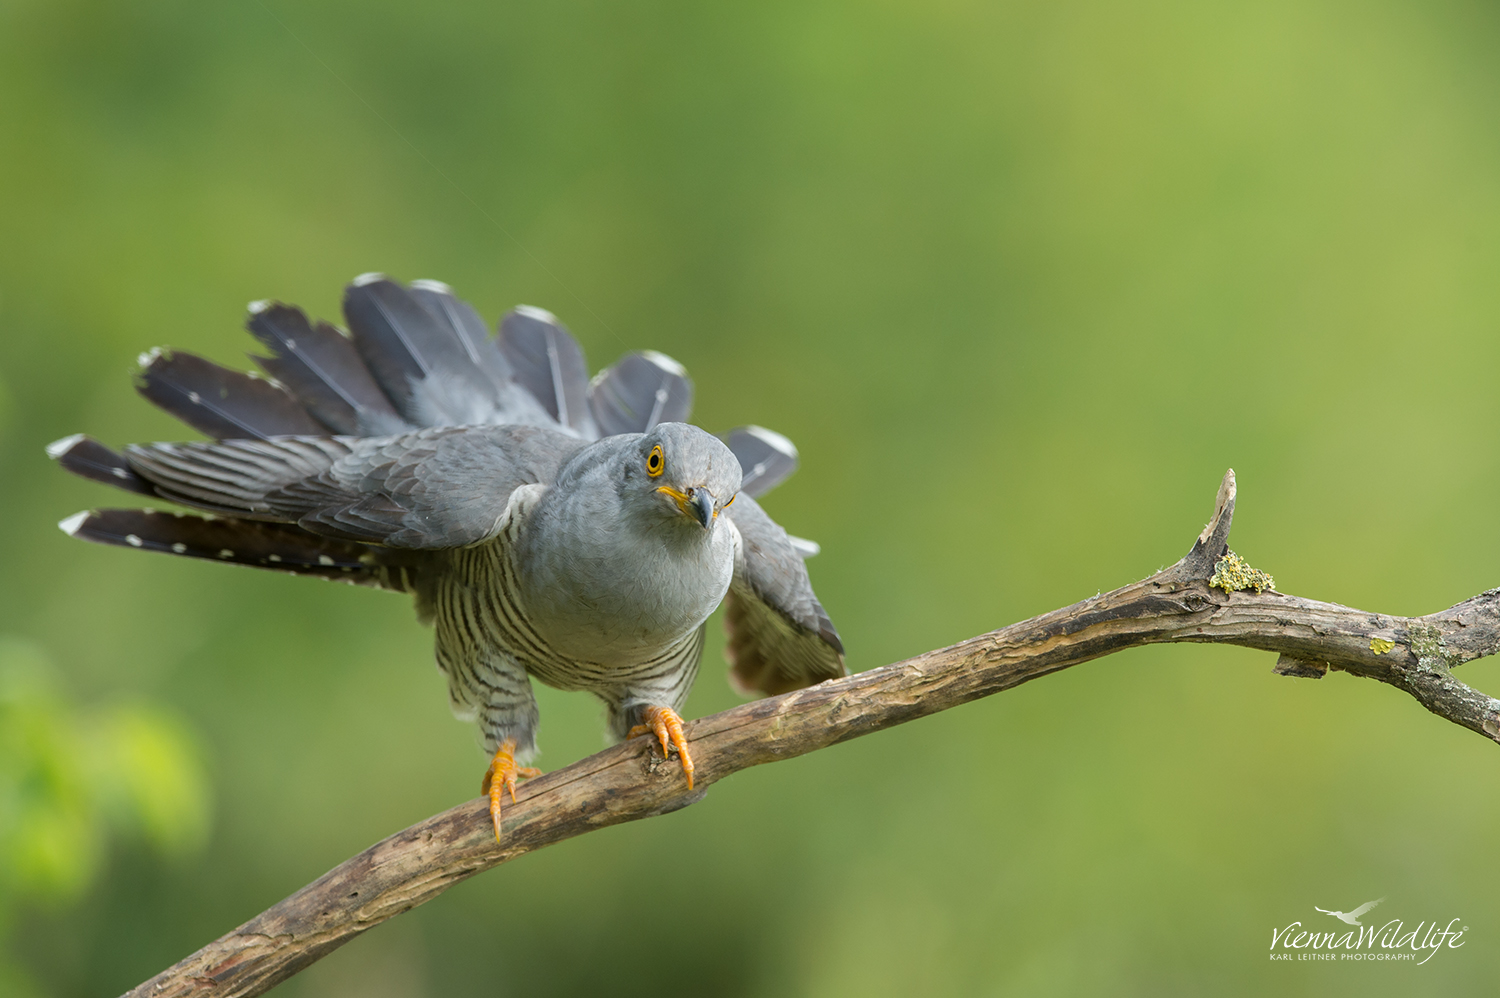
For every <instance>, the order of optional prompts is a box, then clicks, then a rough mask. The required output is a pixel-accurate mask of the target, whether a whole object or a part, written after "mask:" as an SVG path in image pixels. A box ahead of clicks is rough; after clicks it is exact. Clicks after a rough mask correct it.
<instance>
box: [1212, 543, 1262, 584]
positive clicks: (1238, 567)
mask: <svg viewBox="0 0 1500 998" xmlns="http://www.w3.org/2000/svg"><path fill="white" fill-rule="evenodd" d="M1208 586H1209V588H1210V589H1212V588H1213V587H1215V586H1218V587H1219V588H1220V589H1222V590H1224V592H1226V593H1232V592H1236V591H1238V590H1240V589H1254V590H1255V591H1256V592H1258V593H1259V592H1264V591H1266V590H1267V589H1275V588H1276V580H1275V579H1273V578H1271V577H1270V576H1269V575H1267V574H1266V573H1265V572H1262V571H1259V570H1257V569H1254V568H1251V567H1250V566H1249V565H1248V564H1246V563H1245V559H1243V558H1241V557H1240V556H1239V555H1237V554H1235V553H1234V552H1233V551H1227V552H1225V554H1224V557H1222V558H1220V559H1219V561H1218V563H1217V564H1215V565H1214V574H1213V577H1212V578H1210V579H1209V580H1208Z"/></svg>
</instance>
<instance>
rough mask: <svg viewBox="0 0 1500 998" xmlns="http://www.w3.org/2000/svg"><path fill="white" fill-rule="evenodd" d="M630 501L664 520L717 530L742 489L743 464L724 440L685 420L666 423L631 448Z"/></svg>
mask: <svg viewBox="0 0 1500 998" xmlns="http://www.w3.org/2000/svg"><path fill="white" fill-rule="evenodd" d="M624 457H625V482H624V485H625V493H626V496H627V498H628V500H629V501H630V503H631V505H633V506H635V507H637V508H639V509H641V510H642V511H644V512H647V514H648V515H654V516H658V517H660V518H661V519H663V520H666V521H669V522H670V521H677V522H680V523H683V524H692V525H694V526H696V527H697V528H699V529H702V530H705V531H707V532H709V533H712V532H713V529H714V525H715V524H716V523H717V522H718V518H719V514H720V513H721V512H723V510H724V507H726V506H728V505H729V504H730V503H732V502H734V497H735V496H736V495H737V494H738V493H739V491H740V463H739V461H737V460H735V457H734V453H733V452H732V451H731V450H730V449H729V448H728V447H726V446H725V445H724V442H723V441H722V440H720V439H719V438H718V437H716V436H713V435H712V434H710V433H706V432H704V431H703V430H700V429H699V428H698V427H696V426H690V425H689V424H687V423H662V424H660V425H658V426H657V427H656V428H655V429H653V430H652V431H651V432H650V433H645V434H642V435H641V437H640V438H639V439H638V440H636V441H635V443H634V445H633V446H632V447H630V448H629V449H627V451H626V454H625V455H624Z"/></svg>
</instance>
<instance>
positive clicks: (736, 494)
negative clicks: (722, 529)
mask: <svg viewBox="0 0 1500 998" xmlns="http://www.w3.org/2000/svg"><path fill="white" fill-rule="evenodd" d="M739 497H740V494H739V493H738V492H736V493H735V494H734V495H732V496H730V497H729V501H728V502H726V503H725V504H724V505H722V506H720V507H719V510H720V512H722V511H724V510H726V509H728V508H729V507H730V506H733V505H734V501H735V500H736V499H738V498H739Z"/></svg>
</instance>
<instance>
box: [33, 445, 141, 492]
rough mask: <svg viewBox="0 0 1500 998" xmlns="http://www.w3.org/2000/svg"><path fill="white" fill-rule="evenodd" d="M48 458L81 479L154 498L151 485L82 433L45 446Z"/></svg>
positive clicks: (119, 456) (123, 462) (122, 461)
mask: <svg viewBox="0 0 1500 998" xmlns="http://www.w3.org/2000/svg"><path fill="white" fill-rule="evenodd" d="M47 456H48V457H50V458H52V460H54V461H56V462H57V463H58V464H60V465H62V466H63V467H64V468H66V469H67V470H68V471H71V472H72V473H73V474H75V475H77V476H79V477H80V478H87V479H90V480H91V481H95V482H103V483H104V484H105V485H113V486H114V487H115V488H117V489H124V490H125V491H126V492H135V493H138V494H140V495H143V496H154V495H156V489H155V488H153V487H152V485H151V483H150V482H148V481H146V479H144V478H142V477H141V476H140V475H138V474H136V473H135V469H133V468H131V467H130V465H129V464H128V463H127V462H126V460H125V458H124V457H123V456H122V455H120V454H116V453H115V452H114V451H112V450H110V449H109V448H108V447H106V446H104V445H103V444H101V443H100V442H99V441H97V440H95V439H94V438H93V437H87V436H84V435H83V434H82V433H75V434H73V435H72V436H71V437H63V438H62V439H61V440H54V441H52V442H51V443H50V444H48V445H47Z"/></svg>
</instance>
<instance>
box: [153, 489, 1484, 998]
mask: <svg viewBox="0 0 1500 998" xmlns="http://www.w3.org/2000/svg"><path fill="white" fill-rule="evenodd" d="M1234 496H1235V482H1234V472H1233V471H1232V470H1231V471H1229V472H1228V473H1226V474H1225V476H1224V482H1223V484H1222V486H1221V487H1220V489H1219V494H1218V499H1217V502H1216V504H1215V509H1214V516H1213V519H1212V520H1211V521H1210V522H1209V524H1208V526H1207V527H1205V528H1204V530H1203V533H1202V534H1201V535H1200V536H1199V537H1198V540H1197V542H1196V543H1194V545H1193V548H1192V550H1191V551H1189V552H1188V554H1187V555H1186V556H1185V557H1184V558H1183V559H1182V560H1181V561H1179V562H1177V563H1176V564H1175V565H1173V566H1171V567H1170V568H1167V569H1164V570H1162V571H1160V572H1158V573H1157V574H1155V575H1153V576H1151V577H1150V578H1147V579H1143V580H1142V581H1140V582H1136V583H1133V584H1131V585H1128V586H1125V587H1123V588H1121V589H1117V590H1115V591H1113V592H1110V593H1105V594H1102V595H1099V596H1096V597H1094V598H1093V599H1088V600H1084V601H1083V602H1081V603H1075V604H1073V605H1072V606H1068V607H1063V608H1062V609H1059V610H1054V611H1052V612H1051V613H1046V614H1043V615H1041V616H1039V617H1033V618H1032V619H1030V620H1026V621H1022V622H1021V623H1018V624H1012V625H1010V626H1009V627H1004V628H1001V629H1000V630H998V631H991V632H990V633H988V634H982V635H980V636H979V637H976V638H971V639H969V640H967V641H964V642H961V643H959V644H956V645H952V646H950V647H948V648H940V649H937V650H935V651H930V652H927V653H925V654H922V655H918V656H916V657H915V658H911V659H907V660H906V661H904V662H898V663H896V664H894V665H888V666H885V667H883V668H879V669H873V670H871V671H869V672H862V673H859V674H858V675H854V676H849V677H847V678H845V679H839V680H834V681H830V682H825V683H821V684H819V685H817V686H814V687H811V688H809V689H805V690H798V691H796V692H793V693H788V694H784V695H782V696H778V697H772V698H770V699H766V700H759V701H756V702H754V703H747V704H744V705H742V706H739V707H735V708H734V709H732V710H727V711H724V712H723V713H720V714H715V715H713V716H711V717H705V718H702V719H700V720H697V721H693V722H691V723H690V724H688V725H687V727H686V731H687V736H688V738H689V740H690V741H691V743H692V752H693V759H694V762H695V763H696V764H697V775H696V783H695V785H696V789H695V790H693V791H689V790H688V789H687V787H686V785H685V784H684V782H683V779H682V771H681V769H680V767H679V766H678V764H677V762H676V760H675V759H674V760H671V761H663V760H662V759H661V757H660V756H659V755H658V754H656V753H654V752H653V750H652V745H651V741H650V739H645V738H638V739H634V740H632V741H629V742H626V743H624V744H621V745H616V746H614V747H612V748H609V749H606V750H604V751H603V752H600V753H598V754H597V755H593V756H590V757H589V758H587V759H584V760H582V761H580V762H578V763H575V764H574V765H572V766H569V767H567V768H566V769H560V770H557V771H555V772H552V773H548V774H547V775H545V776H542V777H539V778H537V779H534V780H531V781H529V782H527V783H524V784H522V785H521V786H520V788H519V789H518V791H517V795H518V797H519V801H518V803H516V804H510V803H509V802H507V806H506V809H505V812H504V822H505V824H504V841H503V842H501V843H499V844H497V843H496V842H495V839H494V833H493V830H492V828H491V825H490V817H489V810H488V805H487V802H486V801H483V800H474V801H470V802H468V803H466V804H461V805H459V806H458V807H455V808H452V809H450V810H448V811H445V812H443V813H442V814H439V815H436V816H434V817H432V818H429V819H427V820H426V821H423V822H421V823H419V824H416V825H413V826H412V827H410V828H408V829H406V830H404V831H401V832H397V833H396V834H395V835H392V836H391V837H390V838H387V839H384V840H383V841H381V842H377V843H376V844H375V845H373V846H371V847H370V848H369V849H366V850H365V851H364V852H362V853H360V854H359V855H358V856H355V857H353V858H352V859H349V860H347V861H346V862H344V863H342V864H340V865H339V866H337V867H335V868H334V869H333V870H330V871H329V872H328V873H326V874H324V875H323V876H322V877H320V878H319V879H318V880H316V881H314V882H313V883H311V884H309V885H308V886H306V887H304V888H302V889H301V890H300V891H298V892H297V893H295V894H293V895H291V896H290V897H288V898H287V899H286V900H284V901H282V902H280V903H279V904H277V905H276V906H274V907H272V908H270V909H268V910H267V911H264V912H262V913H261V914H259V915H257V916H255V917H254V918H252V919H251V920H250V921H248V922H246V923H245V924H244V925H242V926H240V927H239V928H237V929H235V930H234V931H232V932H230V933H228V934H227V935H224V936H222V937H220V938H219V939H216V940H214V941H213V942H211V943H209V944H208V945H207V946H205V947H203V948H202V949H201V950H199V951H198V952H196V953H194V954H192V955H191V956H189V957H187V958H186V959H184V960H182V961H181V962H179V963H177V964H176V965H174V966H172V967H170V968H168V969H167V970H165V971H163V972H162V973H160V974H158V975H157V976H156V977H153V978H151V979H150V980H148V981H146V982H145V983H143V984H141V985H140V986H139V987H138V988H136V989H135V990H134V991H132V992H130V994H131V995H135V996H140V998H147V996H149V998H160V996H176V995H201V994H207V993H211V994H214V995H225V996H227V995H258V994H261V993H263V992H264V991H266V990H267V989H269V988H271V987H272V986H274V985H275V984H277V983H278V982H280V981H283V980H285V979H286V978H288V977H290V976H292V975H293V974H295V973H297V972H298V971H299V970H302V969H303V968H305V967H307V966H308V965H309V964H312V963H313V962H315V961H316V960H318V959H319V958H321V957H323V956H324V955H326V954H328V953H330V952H332V951H333V950H334V949H337V948H338V947H339V946H341V945H343V944H344V943H346V942H348V941H349V940H350V939H352V938H354V937H355V936H357V935H359V934H360V933H361V932H364V931H365V930H367V929H370V928H372V927H374V926H376V925H378V924H380V923H381V922H383V921H385V920H386V919H388V918H390V917H392V916H393V915H399V914H401V913H402V912H404V911H406V910H408V909H410V908H413V907H415V906H416V905H419V904H421V903H423V902H424V901H428V900H430V899H431V898H433V897H436V896H437V895H438V894H441V893H442V892H443V891H445V890H447V889H448V888H449V887H451V886H452V885H453V884H455V883H457V882H458V881H460V880H463V879H464V878H466V877H471V876H473V875H474V874H476V873H479V872H480V871H482V870H487V869H489V868H490V867H492V866H497V865H499V864H500V863H504V862H508V861H509V860H512V859H515V858H517V857H519V856H523V855H525V854H526V853H528V852H531V851H533V850H535V849H540V848H542V847H543V846H547V845H551V844H552V843H554V842H558V841H561V840H563V839H566V838H571V837H572V836H575V835H582V834H583V833H585V832H589V831H592V830H594V829H596V828H602V827H604V826H606V825H613V824H618V823H620V822H624V821H633V820H635V819H637V818H647V817H651V816H652V815H657V814H665V813H666V812H668V811H674V810H677V809H678V808H681V807H686V806H687V805H689V804H692V803H694V802H695V801H697V800H699V799H701V798H702V797H703V795H704V794H705V793H706V792H707V790H708V788H709V787H710V786H711V785H713V784H714V783H715V782H716V781H718V780H721V779H723V778H724V777H726V776H728V775H729V774H731V773H734V772H737V771H738V770H741V769H747V768H749V767H751V766H757V765H760V764H761V763H766V762H775V761H776V760H778V759H787V758H791V757H792V756H797V755H803V754H805V753H807V752H812V751H815V750H817V749H820V748H824V747H825V746H828V745H833V744H836V743H838V742H842V741H847V740H848V739H850V738H857V737H859V736H860V735H865V734H869V733H870V732H872V731H879V730H881V729H882V728H889V727H892V726H894V725H897V724H901V723H903V722H905V721H910V720H913V719H914V718H918V717H923V716H926V715H928V714H935V713H937V712H938V711H942V710H947V709H948V708H950V707H954V706H957V705H958V704H961V703H967V702H968V701H970V700H977V699H979V698H980V697H985V696H989V695H991V694H993V693H999V692H1001V691H1002V690H1007V689H1010V688H1011V687H1014V686H1019V685H1020V684H1022V683H1024V682H1027V681H1028V680H1032V679H1036V678H1038V677H1039V676H1045V675H1047V674H1048V673H1051V672H1057V671H1058V670H1060V669H1066V668H1067V667H1069V666H1071V665H1077V664H1078V663H1080V662H1087V661H1089V660H1090V659H1094V658H1098V657H1099V656H1101V655H1107V654H1109V653H1110V652H1114V651H1119V650H1121V649H1124V648H1133V647H1136V646H1138V645H1145V644H1155V643H1159V642H1167V641H1198V642H1215V643H1224V644H1236V645H1244V646H1246V647H1250V648H1260V649H1264V650H1265V651H1271V652H1279V653H1280V658H1279V659H1278V660H1277V663H1276V667H1275V669H1276V671H1277V672H1279V673H1281V674H1284V675H1293V676H1305V677H1321V676H1323V675H1325V674H1326V673H1327V671H1328V670H1329V669H1340V670H1343V671H1345V672H1349V673H1353V674H1355V675H1359V676H1365V677H1367V678H1370V679H1377V680H1379V681H1381V682H1383V683H1388V684H1390V685H1392V686H1395V687H1397V688H1399V689H1401V690H1404V691H1405V692H1407V693H1409V694H1410V695H1411V696H1412V697H1414V698H1415V699H1416V700H1417V701H1418V702H1419V703H1421V704H1422V705H1423V706H1424V707H1426V708H1427V709H1428V710H1430V711H1432V712H1433V713H1434V714H1437V715H1439V716H1440V717H1444V718H1446V719H1448V720H1449V721H1452V722H1453V723H1455V724H1460V725H1462V726H1464V727H1466V728H1469V729H1470V730H1472V731H1475V732H1477V733H1479V734H1481V735H1484V736H1485V737H1487V738H1490V739H1491V740H1495V741H1500V701H1497V700H1496V699H1494V698H1492V697H1489V696H1486V695H1485V694H1483V693H1480V692H1478V691H1477V690H1474V689H1472V688H1470V687H1469V686H1466V685H1465V684H1463V683H1462V682H1459V681H1458V680H1457V679H1455V678H1454V677H1453V675H1452V669H1453V667H1454V666H1456V665H1458V664H1460V663H1462V662H1467V661H1470V660H1471V659H1475V658H1479V657H1481V656H1484V655H1490V654H1493V653H1494V652H1495V651H1496V650H1500V590H1491V591H1489V592H1485V593H1481V594H1479V595H1478V596H1475V597H1473V598H1472V599H1469V600H1465V601H1464V602H1463V603H1460V604H1458V605H1457V606H1455V607H1452V608H1451V609H1448V610H1443V611H1441V612H1438V613H1433V614H1429V615H1427V616H1424V617H1393V616H1389V615H1386V614H1380V613H1369V612H1366V611H1364V610H1355V609H1352V608H1350V607H1346V606H1339V605H1337V604H1334V603H1320V602H1318V601H1316V600H1308V599H1303V598H1301V597H1298V596H1289V595H1286V594H1285V593H1279V592H1276V591H1275V590H1273V589H1267V590H1265V591H1261V592H1252V591H1250V590H1245V591H1235V592H1225V591H1223V590H1221V589H1219V588H1211V587H1210V586H1209V584H1208V582H1209V579H1210V578H1211V577H1213V575H1214V572H1215V568H1216V566H1217V565H1218V563H1219V562H1220V560H1221V559H1222V558H1224V556H1225V555H1226V554H1227V552H1228V539H1229V528H1230V524H1231V520H1232V518H1233V515H1234Z"/></svg>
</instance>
